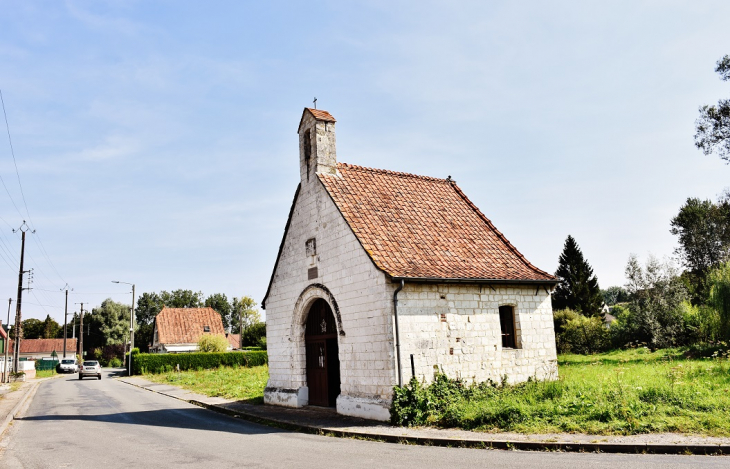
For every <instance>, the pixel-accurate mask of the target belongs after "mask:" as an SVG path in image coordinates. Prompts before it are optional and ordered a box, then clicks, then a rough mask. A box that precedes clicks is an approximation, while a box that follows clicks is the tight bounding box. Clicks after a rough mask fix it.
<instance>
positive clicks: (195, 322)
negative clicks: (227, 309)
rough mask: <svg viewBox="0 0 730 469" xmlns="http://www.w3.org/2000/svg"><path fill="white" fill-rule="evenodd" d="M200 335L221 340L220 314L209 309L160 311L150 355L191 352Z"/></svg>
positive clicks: (223, 333) (223, 331) (196, 347)
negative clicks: (211, 335) (216, 337)
mask: <svg viewBox="0 0 730 469" xmlns="http://www.w3.org/2000/svg"><path fill="white" fill-rule="evenodd" d="M203 334H218V335H222V336H223V337H225V334H226V331H225V329H223V320H222V319H221V315H220V314H218V313H216V312H215V310H214V309H213V308H167V307H165V308H162V311H160V312H159V313H158V314H157V316H156V317H155V325H154V332H153V333H152V347H150V352H152V353H177V352H195V351H197V350H198V340H199V339H200V337H201V336H202V335H203ZM229 349H230V346H229Z"/></svg>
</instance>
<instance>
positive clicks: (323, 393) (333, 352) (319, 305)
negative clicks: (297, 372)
mask: <svg viewBox="0 0 730 469" xmlns="http://www.w3.org/2000/svg"><path fill="white" fill-rule="evenodd" d="M304 338H305V346H306V363H307V387H308V388H309V404H310V405H318V406H324V407H330V406H334V405H335V399H337V396H338V395H339V394H340V363H339V359H338V347H337V326H336V324H335V319H334V316H333V315H332V310H331V309H330V307H329V304H327V302H326V301H324V300H322V299H319V300H316V301H315V302H314V303H313V304H312V307H311V308H310V309H309V315H308V316H307V324H306V330H305V333H304Z"/></svg>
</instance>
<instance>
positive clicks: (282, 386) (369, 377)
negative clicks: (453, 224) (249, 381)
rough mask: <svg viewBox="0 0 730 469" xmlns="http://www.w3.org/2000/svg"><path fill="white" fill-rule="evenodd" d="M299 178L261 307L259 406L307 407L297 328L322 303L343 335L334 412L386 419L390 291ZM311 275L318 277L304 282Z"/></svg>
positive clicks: (333, 211)
mask: <svg viewBox="0 0 730 469" xmlns="http://www.w3.org/2000/svg"><path fill="white" fill-rule="evenodd" d="M304 177H305V178H304V180H303V181H302V187H301V189H300V193H299V197H298V200H297V203H296V206H295V207H294V211H293V213H292V220H291V224H290V227H289V232H288V235H287V238H286V240H285V241H284V246H283V250H282V253H281V257H280V259H279V264H278V266H277V268H276V272H275V273H274V279H273V283H272V287H271V290H270V292H269V296H268V298H267V299H266V332H267V345H268V353H269V374H270V378H269V382H268V385H267V392H266V395H265V401H266V402H267V403H270V404H279V405H288V406H300V405H306V403H307V399H308V397H307V396H308V390H307V389H306V367H305V346H304V323H305V321H306V315H307V312H308V309H309V306H310V305H311V304H312V303H313V302H314V300H316V299H317V298H324V299H325V300H327V301H328V302H330V306H331V307H332V309H333V311H334V310H335V309H336V308H338V309H339V324H338V326H339V327H340V328H341V331H342V332H344V335H340V336H339V337H338V347H339V358H340V380H341V395H340V398H338V400H337V408H338V411H339V412H340V413H345V414H348V415H359V416H363V417H370V418H378V419H381V420H384V419H387V418H388V408H389V406H390V398H391V395H392V388H393V384H394V383H395V365H394V364H395V358H394V354H395V349H394V341H393V330H392V322H391V319H390V318H391V317H392V312H391V310H392V301H391V298H392V296H391V295H392V288H391V287H392V285H391V284H390V283H389V282H386V279H385V275H384V274H383V273H382V272H381V271H379V270H378V269H376V268H375V266H374V264H373V263H372V261H371V260H370V258H369V256H368V255H367V253H366V252H365V250H364V249H363V248H362V246H361V245H360V242H359V241H358V240H357V238H356V237H355V235H354V234H353V233H352V231H351V229H350V228H349V226H348V225H347V224H346V222H345V220H344V219H343V218H342V215H341V214H340V212H339V210H338V209H337V207H336V206H335V204H334V202H333V201H332V199H331V198H330V196H329V195H328V194H327V192H326V190H325V188H324V186H323V185H322V184H321V182H319V179H317V177H316V176H314V177H311V176H310V179H309V181H307V179H306V174H305V175H304ZM310 238H315V239H316V246H317V255H316V256H314V257H312V256H307V253H306V242H307V240H308V239H310ZM313 267H316V268H317V271H318V277H317V278H315V279H312V280H309V279H308V270H309V269H310V268H313ZM313 285H322V286H323V287H324V288H326V290H325V289H323V288H320V287H316V286H313ZM305 290H306V292H305ZM327 291H329V292H330V293H331V295H332V298H334V301H332V299H331V298H329V296H328V294H327ZM335 302H336V306H335V304H334V303H335Z"/></svg>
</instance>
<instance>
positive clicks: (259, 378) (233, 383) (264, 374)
mask: <svg viewBox="0 0 730 469" xmlns="http://www.w3.org/2000/svg"><path fill="white" fill-rule="evenodd" d="M143 378H145V379H147V380H150V381H154V382H156V383H165V384H171V385H173V386H179V387H181V388H183V389H187V390H189V391H193V392H196V393H199V394H205V395H206V396H211V397H223V398H226V399H237V400H242V401H246V402H248V403H250V404H263V402H264V387H266V381H267V380H268V379H269V367H268V366H267V365H263V366H254V367H251V368H246V367H231V368H226V367H219V368H216V369H213V370H200V371H181V372H179V373H178V372H174V371H172V372H168V373H162V374H146V375H144V376H143Z"/></svg>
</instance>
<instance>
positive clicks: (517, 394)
mask: <svg viewBox="0 0 730 469" xmlns="http://www.w3.org/2000/svg"><path fill="white" fill-rule="evenodd" d="M686 356H687V350H686V349H667V350H660V351H657V352H654V353H652V352H649V351H648V350H646V349H634V350H628V351H614V352H609V353H604V354H598V355H588V356H585V355H562V356H560V357H559V361H558V362H559V375H560V378H559V380H557V381H552V382H534V381H532V382H528V383H523V384H520V385H516V386H493V385H485V384H482V385H479V386H464V385H463V383H462V384H461V385H458V384H457V383H456V382H453V381H450V382H448V383H447V382H442V383H440V384H438V385H435V386H431V387H430V388H429V389H427V390H423V389H422V390H421V391H420V392H421V393H423V397H418V391H416V392H415V393H412V394H411V396H410V397H412V399H411V400H410V401H408V402H409V404H408V406H410V407H411V408H414V405H413V404H412V403H414V402H415V403H416V405H415V407H416V408H417V407H418V406H419V405H420V406H421V410H422V411H421V413H411V414H407V413H403V415H404V416H406V417H408V418H407V419H405V420H401V421H400V422H401V423H406V424H408V423H410V424H414V423H415V424H426V425H434V426H441V427H461V428H466V429H472V430H481V431H516V432H523V433H547V432H581V433H592V434H599V435H628V434H640V433H655V432H680V433H693V434H702V435H713V436H728V435H730V364H729V363H728V361H727V360H726V359H719V360H718V359H689V358H686ZM413 396H416V397H415V398H413ZM424 402H426V404H425V406H424V405H423V403H424ZM406 410H407V409H406ZM398 412H399V413H400V412H401V411H398Z"/></svg>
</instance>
